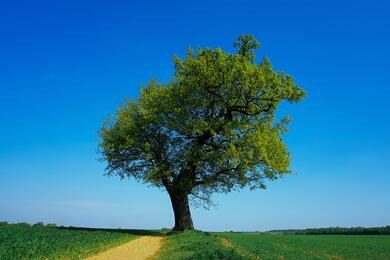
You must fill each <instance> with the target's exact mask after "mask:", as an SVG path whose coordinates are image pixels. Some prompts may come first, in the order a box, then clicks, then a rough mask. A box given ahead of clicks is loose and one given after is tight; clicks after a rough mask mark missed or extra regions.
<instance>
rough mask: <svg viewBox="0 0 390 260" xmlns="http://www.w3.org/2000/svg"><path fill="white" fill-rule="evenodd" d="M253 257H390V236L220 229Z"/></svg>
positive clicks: (237, 247) (240, 249)
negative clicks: (288, 233) (228, 230)
mask: <svg viewBox="0 0 390 260" xmlns="http://www.w3.org/2000/svg"><path fill="white" fill-rule="evenodd" d="M218 235H219V236H220V237H223V238H225V239H227V240H228V241H229V242H230V243H231V244H232V245H233V246H234V248H235V249H236V251H237V252H239V253H246V254H247V255H250V256H252V258H253V259H390V236H384V235H269V234H259V233H257V234H256V233H219V234H218Z"/></svg>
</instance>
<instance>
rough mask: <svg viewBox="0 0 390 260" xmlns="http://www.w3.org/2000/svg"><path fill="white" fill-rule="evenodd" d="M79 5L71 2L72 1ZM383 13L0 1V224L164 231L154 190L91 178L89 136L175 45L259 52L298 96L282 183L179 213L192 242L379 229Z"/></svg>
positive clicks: (327, 6)
mask: <svg viewBox="0 0 390 260" xmlns="http://www.w3.org/2000/svg"><path fill="white" fill-rule="evenodd" d="M80 2H82V3H80ZM389 11H390V4H388V3H386V1H296V0H295V1H239V2H237V1H226V0H225V1H175V2H174V1H160V2H157V1H155V2H153V1H137V2H136V1H124V2H117V1H110V4H108V2H107V1H105V3H103V2H100V1H90V2H88V1H55V3H54V2H53V1H8V2H5V1H3V2H1V3H0V124H1V127H0V220H6V221H9V222H19V221H26V222H30V223H34V222H37V221H44V222H52V223H57V224H62V225H73V226H94V227H122V228H160V227H171V226H173V214H172V210H171V205H170V201H169V199H168V196H167V195H166V193H165V192H163V191H160V190H157V189H155V188H151V187H148V186H146V185H143V184H138V183H136V182H135V181H133V180H123V181H121V180H119V179H117V178H108V177H105V176H103V173H104V163H102V162H99V161H98V160H97V159H98V158H99V155H98V154H97V153H96V151H97V140H98V136H97V131H98V129H99V127H100V125H101V124H102V122H103V119H104V118H105V117H106V116H107V115H108V114H109V113H113V112H115V109H116V107H118V105H119V104H120V103H121V102H122V101H123V98H124V97H128V98H131V97H136V96H138V94H139V91H140V88H141V86H142V85H145V84H146V83H147V82H148V80H150V79H151V78H152V77H156V78H158V79H159V80H161V81H167V80H169V78H170V77H171V75H172V72H173V66H172V55H173V54H177V55H179V56H182V55H183V54H184V53H185V51H186V49H187V48H188V47H194V48H197V47H206V46H207V47H221V48H223V49H224V50H227V51H233V48H232V42H233V41H234V40H235V39H236V37H237V36H238V35H239V34H245V33H251V34H254V35H255V37H256V38H258V39H259V40H260V42H261V48H260V49H259V50H258V51H257V56H258V57H262V56H263V55H267V56H269V57H270V59H271V62H272V64H273V65H274V67H275V68H276V69H277V70H283V71H285V72H287V73H288V74H291V75H293V76H294V77H295V79H296V81H297V83H298V84H299V85H300V86H301V87H303V88H304V89H306V91H307V93H308V95H307V97H306V98H305V100H304V102H303V103H301V104H298V105H283V106H282V107H281V110H280V113H281V114H288V115H290V116H291V117H292V119H293V121H292V125H291V130H290V133H289V134H288V135H287V136H286V139H285V140H286V143H287V144H288V147H289V149H290V151H291V153H292V169H293V170H294V171H295V172H296V173H297V174H295V175H290V176H286V177H285V178H283V179H281V180H278V181H276V182H274V183H270V184H269V188H268V189H267V190H260V191H248V190H243V191H241V192H234V193H230V194H227V195H225V194H221V195H216V196H215V203H216V204H218V205H217V206H216V207H214V208H211V210H209V211H207V210H204V209H202V208H192V212H193V219H194V223H195V225H196V228H198V229H203V230H269V229H278V228H306V227H328V226H382V225H390V222H389V220H390V189H389V188H388V187H389V183H390V166H389V161H390V149H389V146H390V137H389V130H388V129H389V127H390V116H389V115H390V107H389V105H388V101H389V100H390V78H389V69H390V50H389V46H390V16H389V15H388V13H389Z"/></svg>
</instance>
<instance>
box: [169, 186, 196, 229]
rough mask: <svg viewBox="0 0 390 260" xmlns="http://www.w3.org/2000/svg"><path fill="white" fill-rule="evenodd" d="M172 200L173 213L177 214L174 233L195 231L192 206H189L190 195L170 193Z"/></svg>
mask: <svg viewBox="0 0 390 260" xmlns="http://www.w3.org/2000/svg"><path fill="white" fill-rule="evenodd" d="M169 197H170V198H171V202H172V208H173V213H174V214H175V227H174V228H173V230H174V231H185V230H193V229H194V224H193V223H192V218H191V212H190V206H189V204H188V194H178V193H174V192H170V193H169Z"/></svg>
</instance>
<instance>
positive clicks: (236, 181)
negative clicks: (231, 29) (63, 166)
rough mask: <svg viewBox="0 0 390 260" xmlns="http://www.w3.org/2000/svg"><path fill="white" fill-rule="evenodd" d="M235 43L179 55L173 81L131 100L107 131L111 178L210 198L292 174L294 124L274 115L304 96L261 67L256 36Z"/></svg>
mask: <svg viewBox="0 0 390 260" xmlns="http://www.w3.org/2000/svg"><path fill="white" fill-rule="evenodd" d="M234 46H235V47H236V48H237V52H236V53H228V52H224V51H222V50H221V49H220V48H216V49H212V48H201V49H198V50H193V49H189V50H188V52H187V54H186V56H185V58H184V59H180V58H178V57H176V56H175V57H174V58H173V62H174V68H175V74H174V77H173V79H172V80H171V81H169V82H167V83H161V82H158V81H157V80H151V81H150V82H149V83H148V84H147V85H146V86H145V87H143V88H142V90H141V94H140V97H139V99H137V100H133V101H125V102H124V104H123V105H122V106H121V107H120V108H119V109H118V111H117V113H116V115H115V116H114V117H112V118H110V119H108V120H107V121H106V123H105V125H104V126H103V127H102V129H101V132H100V136H101V142H100V151H101V154H102V156H103V159H105V161H107V163H108V166H107V174H108V175H118V176H120V177H122V178H124V177H134V178H136V179H137V180H140V181H143V182H146V183H151V184H153V185H155V186H157V187H163V188H165V189H166V190H167V191H168V193H169V194H170V195H171V194H180V195H181V196H187V195H192V196H194V197H195V198H200V199H203V200H206V201H207V200H208V199H209V197H210V194H212V193H213V192H229V191H231V190H233V189H237V188H243V187H245V186H249V187H250V188H253V189H255V188H265V183H264V181H265V180H267V179H268V180H275V179H277V178H278V177H280V176H282V175H285V174H287V173H290V172H291V170H290V168H289V164H290V154H289V152H288V150H287V147H286V145H285V144H284V142H283V134H284V133H285V132H286V130H287V128H286V126H287V124H288V123H289V119H288V117H284V118H282V119H280V120H277V119H276V117H275V111H276V109H277V108H278V106H279V104H280V103H281V102H283V101H288V102H290V103H292V102H298V101H300V100H302V98H303V97H304V96H305V91H304V90H303V89H302V88H300V87H299V86H298V85H297V84H296V83H295V82H294V80H293V78H292V77H291V76H289V75H287V74H285V73H284V72H276V71H275V70H274V69H273V68H272V66H271V63H270V61H269V59H268V58H266V57H265V58H263V59H262V61H261V62H260V63H259V64H256V62H255V49H256V48H258V47H259V42H258V41H257V40H255V39H254V37H253V36H252V35H241V36H240V37H239V38H238V40H237V41H236V42H234ZM171 198H172V195H171Z"/></svg>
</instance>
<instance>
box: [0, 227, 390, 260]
mask: <svg viewBox="0 0 390 260" xmlns="http://www.w3.org/2000/svg"><path fill="white" fill-rule="evenodd" d="M168 231H169V230H160V231H145V230H109V229H85V228H57V227H44V226H42V225H37V226H33V227H32V226H29V225H27V224H5V223H0V259H1V260H3V259H4V260H8V259H82V258H83V257H86V256H90V255H94V254H96V253H98V252H102V251H105V250H107V249H109V248H111V247H115V246H117V245H120V244H123V243H125V242H127V241H130V240H132V239H135V238H137V237H139V236H142V235H152V234H153V235H156V234H159V235H163V234H165V233H166V232H168ZM155 259H158V260H168V259H172V260H175V259H200V260H202V259H390V236H386V235H283V234H267V233H238V232H237V233H236V232H225V233H213V232H210V233H209V232H200V231H187V232H184V233H177V234H171V235H167V236H165V239H164V242H163V244H162V248H161V250H160V252H159V253H158V255H156V257H155Z"/></svg>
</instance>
